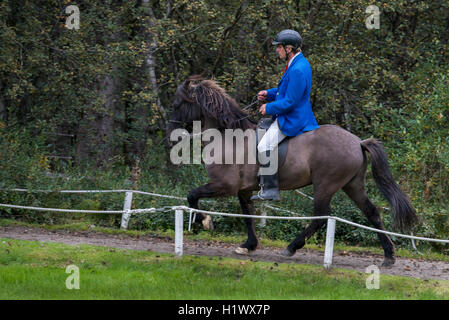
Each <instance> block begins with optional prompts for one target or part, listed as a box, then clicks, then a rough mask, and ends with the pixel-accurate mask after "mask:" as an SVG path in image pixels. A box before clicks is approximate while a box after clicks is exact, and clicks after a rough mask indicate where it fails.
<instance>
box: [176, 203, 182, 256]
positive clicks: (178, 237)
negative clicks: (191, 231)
mask: <svg viewBox="0 0 449 320" xmlns="http://www.w3.org/2000/svg"><path fill="white" fill-rule="evenodd" d="M183 224H184V215H183V210H182V209H176V210H175V255H176V256H178V257H182V238H183V233H184V230H183Z"/></svg>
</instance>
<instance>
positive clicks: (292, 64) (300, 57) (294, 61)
mask: <svg viewBox="0 0 449 320" xmlns="http://www.w3.org/2000/svg"><path fill="white" fill-rule="evenodd" d="M303 57H304V55H303V54H302V51H301V52H300V53H299V54H298V55H297V56H295V57H293V59H292V60H291V61H290V62H291V64H289V66H288V68H287V71H285V73H284V74H283V75H282V78H281V80H280V81H279V83H281V81H282V79H284V77H285V76H286V75H287V73H288V71H289V70H290V68H291V67H293V66H294V65H295V63H297V62H298V61H299V60H301V59H302V58H303Z"/></svg>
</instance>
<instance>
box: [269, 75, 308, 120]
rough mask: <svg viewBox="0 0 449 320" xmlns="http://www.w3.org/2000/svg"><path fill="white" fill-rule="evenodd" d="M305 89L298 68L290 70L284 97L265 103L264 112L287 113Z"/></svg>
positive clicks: (294, 105)
mask: <svg viewBox="0 0 449 320" xmlns="http://www.w3.org/2000/svg"><path fill="white" fill-rule="evenodd" d="M305 89H306V79H305V77H304V74H303V73H302V72H301V71H300V70H292V73H290V74H289V79H288V85H287V89H286V92H285V95H284V97H281V98H280V99H278V100H276V101H274V102H270V103H267V105H266V106H265V112H266V113H267V114H269V115H281V114H284V113H288V112H289V111H291V110H292V109H293V108H294V107H296V106H298V105H299V104H300V100H301V97H302V96H303V95H304V90H305Z"/></svg>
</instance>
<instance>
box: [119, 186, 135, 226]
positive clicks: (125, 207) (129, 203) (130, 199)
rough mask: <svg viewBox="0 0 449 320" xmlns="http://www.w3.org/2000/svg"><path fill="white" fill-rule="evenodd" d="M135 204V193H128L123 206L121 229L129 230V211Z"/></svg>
mask: <svg viewBox="0 0 449 320" xmlns="http://www.w3.org/2000/svg"><path fill="white" fill-rule="evenodd" d="M132 203H133V193H132V192H130V191H127V192H126V194H125V203H124V204H123V211H125V212H123V214H122V223H121V224H120V229H122V230H127V229H128V222H129V218H130V217H131V214H130V213H129V210H131V206H132Z"/></svg>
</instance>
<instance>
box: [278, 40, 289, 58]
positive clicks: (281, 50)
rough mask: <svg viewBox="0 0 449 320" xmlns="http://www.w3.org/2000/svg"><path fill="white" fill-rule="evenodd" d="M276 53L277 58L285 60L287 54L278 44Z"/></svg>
mask: <svg viewBox="0 0 449 320" xmlns="http://www.w3.org/2000/svg"><path fill="white" fill-rule="evenodd" d="M276 53H277V55H278V56H279V58H280V59H285V57H286V55H287V53H286V52H285V49H284V47H283V46H282V44H278V45H277V46H276Z"/></svg>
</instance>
